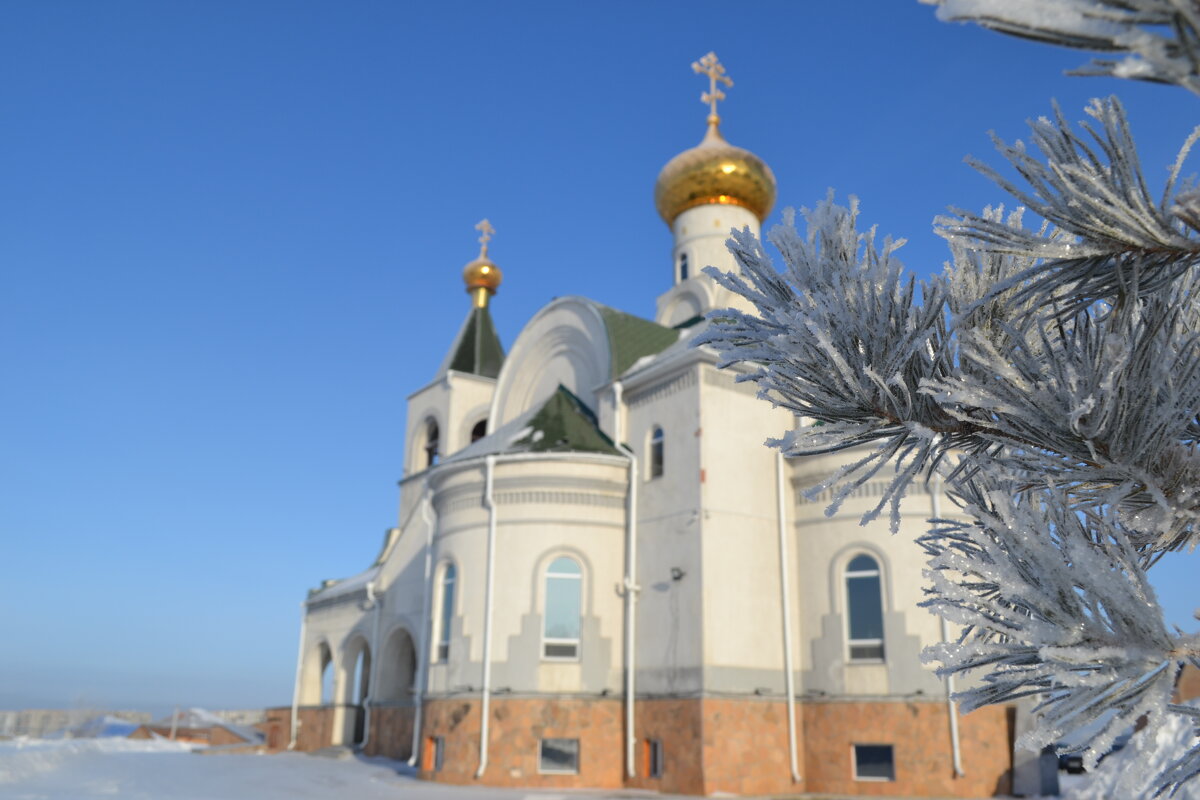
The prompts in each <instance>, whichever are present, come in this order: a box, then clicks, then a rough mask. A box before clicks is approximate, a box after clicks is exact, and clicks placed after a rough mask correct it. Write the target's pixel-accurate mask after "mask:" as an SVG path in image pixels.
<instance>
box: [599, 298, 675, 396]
mask: <svg viewBox="0 0 1200 800" xmlns="http://www.w3.org/2000/svg"><path fill="white" fill-rule="evenodd" d="M596 308H597V309H599V311H600V315H601V316H602V317H603V318H604V326H605V328H607V329H608V346H609V350H611V351H612V377H614V378H619V377H620V376H621V375H622V374H623V373H624V372H625V370H627V369H629V368H630V367H632V366H633V363H634V362H635V361H637V360H638V359H639V358H642V357H644V356H652V355H654V354H656V353H661V352H662V351H663V350H666V349H667V348H668V347H670V346H671V345H673V344H674V343H675V342H677V341H679V331H677V330H674V329H673V328H665V327H663V326H662V325H659V324H658V323H657V322H651V321H650V320H648V319H642V318H641V317H635V316H633V315H632V314H626V313H625V312H624V311H617V310H616V309H614V308H609V307H608V306H602V305H600V304H599V303H597V304H596Z"/></svg>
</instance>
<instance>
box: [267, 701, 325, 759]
mask: <svg viewBox="0 0 1200 800" xmlns="http://www.w3.org/2000/svg"><path fill="white" fill-rule="evenodd" d="M335 711H336V709H335V707H334V706H301V707H300V709H299V714H297V716H298V717H299V720H300V724H299V727H298V728H297V730H296V747H295V749H296V750H297V751H299V752H309V751H312V750H320V749H321V748H322V747H329V746H330V745H331V744H332V743H333V716H334V712H335ZM261 727H263V728H265V730H266V734H267V749H268V750H269V751H270V752H272V753H277V752H280V751H281V750H287V746H288V742H290V741H291V738H292V709H290V708H288V707H286V706H284V707H281V708H268V709H267V718H266V720H265V721H264V722H263V723H261Z"/></svg>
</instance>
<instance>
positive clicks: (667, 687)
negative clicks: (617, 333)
mask: <svg viewBox="0 0 1200 800" xmlns="http://www.w3.org/2000/svg"><path fill="white" fill-rule="evenodd" d="M699 370H700V367H699V366H698V365H697V364H696V363H695V359H694V358H690V359H686V360H685V361H684V362H683V363H681V364H680V365H679V367H678V368H676V369H673V370H671V371H669V372H665V373H664V372H661V371H660V372H659V373H657V374H643V375H641V376H639V378H638V380H637V382H631V383H630V386H629V388H628V389H627V392H626V395H625V403H626V433H627V437H626V438H627V441H628V442H629V444H630V445H631V446H632V447H633V449H634V452H635V453H636V454H637V456H638V460H639V473H640V474H639V476H638V481H639V482H638V574H637V576H636V579H637V583H638V585H639V586H641V592H640V593H639V595H638V612H637V619H638V624H637V631H636V635H637V684H638V691H639V693H660V694H686V693H693V692H697V691H699V690H700V688H701V669H700V661H701V646H700V645H701V624H702V622H701V618H700V615H699V614H698V613H696V609H698V608H699V607H700V602H701V595H702V590H703V582H702V581H701V563H700V530H701V524H700V483H699V466H698V465H699V463H700V437H699V433H700V405H699V388H698V387H699V379H698V375H699ZM655 427H661V428H662V431H663V471H662V475H660V476H653V475H652V474H651V459H650V446H651V436H652V432H653V430H654V428H655ZM676 576H678V577H676Z"/></svg>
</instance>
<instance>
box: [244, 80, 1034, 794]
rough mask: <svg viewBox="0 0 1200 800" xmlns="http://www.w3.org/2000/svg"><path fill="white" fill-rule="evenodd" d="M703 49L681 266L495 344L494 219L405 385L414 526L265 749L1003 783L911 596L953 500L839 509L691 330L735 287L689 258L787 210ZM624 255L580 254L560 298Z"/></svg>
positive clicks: (982, 715) (331, 608)
mask: <svg viewBox="0 0 1200 800" xmlns="http://www.w3.org/2000/svg"><path fill="white" fill-rule="evenodd" d="M696 67H697V70H698V71H701V72H704V73H705V74H708V75H709V78H710V86H709V89H710V91H709V93H708V95H706V99H709V100H711V101H712V108H711V110H710V116H709V118H708V127H707V131H706V133H705V135H704V138H703V140H702V141H701V143H700V144H699V145H698V146H696V147H693V148H691V149H689V150H685V151H684V152H682V153H680V154H679V155H677V156H676V157H675V158H673V159H671V160H670V161H669V163H668V164H667V165H666V166H665V167H664V168H663V170H662V172H661V173H660V175H659V177H658V182H657V186H656V189H655V200H656V203H657V206H658V211H659V213H660V214H661V215H662V217H663V219H664V221H665V222H666V223H667V225H668V227H669V228H670V231H671V234H672V237H673V246H672V249H671V257H670V262H669V263H664V264H663V269H662V271H661V274H659V275H658V276H657V277H656V276H655V275H647V276H646V283H647V287H648V288H649V287H651V286H653V285H655V284H664V283H665V291H663V292H662V294H660V295H659V297H658V303H657V314H656V315H655V319H654V320H647V319H640V318H638V317H635V316H633V315H630V314H627V313H624V312H621V311H618V310H616V309H612V308H608V307H605V306H603V305H601V304H599V303H596V302H594V301H592V300H588V299H586V298H583V297H562V298H559V299H556V300H554V301H553V302H551V303H550V304H549V305H547V306H546V307H544V308H543V309H542V310H541V311H539V312H538V313H537V314H535V315H534V317H533V318H532V319H531V320H530V321H529V322H528V323H527V324H526V326H525V328H524V330H523V331H522V332H521V334H520V335H519V336H518V338H517V340H516V342H514V343H513V346H512V349H511V350H510V351H509V352H508V353H507V354H505V352H504V350H503V348H502V347H501V345H500V341H499V339H498V338H497V336H496V332H495V328H494V326H493V323H492V318H491V309H490V303H489V301H490V298H491V297H492V295H493V294H494V293H495V292H496V290H497V288H498V287H499V285H500V280H501V273H500V270H499V268H498V267H497V265H496V264H495V262H494V261H492V260H491V258H490V256H489V254H488V240H489V238H490V235H491V229H490V226H487V225H482V228H481V229H482V230H483V232H484V236H483V237H482V242H483V248H482V251H481V253H480V255H479V257H478V258H477V259H475V260H474V261H471V262H470V263H469V264H467V266H466V269H465V271H464V278H465V281H466V284H467V290H468V292H469V293H470V295H471V297H472V300H473V302H472V307H471V309H470V311H469V312H468V314H467V318H466V320H465V321H464V323H463V325H462V328H461V330H460V333H459V335H458V337H457V338H456V339H455V341H454V342H452V343H451V344H450V347H449V350H448V352H447V354H446V357H445V360H444V362H443V364H442V367H441V369H440V370H439V371H438V372H437V374H435V375H433V376H432V380H431V381H429V382H428V383H426V384H425V385H424V386H423V387H421V388H420V389H418V390H417V391H416V392H414V393H413V394H412V395H411V396H410V397H409V398H408V425H407V434H406V445H405V452H404V478H403V480H402V481H401V482H400V485H401V497H400V514H399V524H398V526H397V527H396V528H394V529H392V530H391V531H390V533H389V535H388V536H387V538H386V541H385V542H384V545H383V548H382V550H381V551H380V552H379V555H378V557H377V558H376V559H375V562H374V563H373V564H372V565H371V566H370V568H369V569H367V570H366V571H364V572H362V573H361V574H359V575H355V576H353V577H350V578H346V579H344V580H336V581H326V582H325V583H324V584H322V585H321V587H319V588H318V589H315V590H313V591H312V592H310V594H309V596H308V599H307V605H306V615H305V617H304V627H303V633H302V639H301V643H300V648H301V658H300V668H299V676H298V682H297V685H296V704H295V707H294V709H287V708H280V709H271V710H270V711H269V713H268V719H267V722H266V724H265V727H266V729H267V730H268V740H269V742H270V744H271V745H272V746H273V747H276V748H283V747H287V746H289V745H291V746H292V747H294V748H295V749H300V750H313V749H317V748H321V747H325V746H328V745H331V744H333V745H336V744H343V745H350V746H360V747H362V748H363V749H365V751H366V752H367V753H371V754H378V753H382V754H386V755H389V756H392V757H395V758H412V759H413V760H414V762H415V763H416V764H418V766H419V768H420V775H421V776H422V777H424V778H426V779H429V780H436V781H445V782H448V783H480V784H486V785H495V786H535V787H546V788H550V787H603V788H617V787H636V788H645V789H655V790H661V791H663V792H683V793H694V794H712V793H715V792H733V793H739V794H767V793H802V792H815V793H830V794H851V795H854V794H889V795H913V796H938V797H973V796H990V795H993V794H996V793H1000V794H1003V793H1006V792H1007V791H1008V789H1009V787H1010V778H1011V775H1010V770H1011V767H1012V751H1011V731H1012V722H1011V715H1010V710H1009V709H1006V708H1000V707H997V708H989V709H985V710H982V711H979V712H976V713H974V714H971V715H969V716H964V717H962V718H961V719H959V718H957V716H956V714H955V712H954V711H953V709H952V708H951V706H950V704H949V703H948V701H947V695H946V687H945V685H944V684H943V683H942V682H941V681H939V680H938V679H937V678H936V677H935V676H934V675H933V673H932V672H930V671H929V670H928V669H926V668H925V667H923V666H922V665H921V662H920V652H921V649H922V648H923V647H924V646H926V645H929V644H932V643H934V642H937V641H940V640H941V638H942V636H943V632H942V630H941V628H940V626H939V622H938V620H937V619H935V618H934V617H933V616H931V615H930V614H928V613H927V612H925V611H923V610H921V609H918V608H917V603H918V602H919V601H920V600H921V599H922V592H921V586H922V577H921V569H922V566H923V563H924V559H923V557H922V555H921V553H920V551H919V548H918V547H917V546H916V545H915V544H914V542H913V539H914V537H915V535H917V534H919V533H921V532H923V531H924V530H925V520H926V519H927V518H928V517H929V516H930V514H931V503H932V501H933V499H934V498H932V497H931V496H930V495H929V494H926V493H924V490H923V489H922V487H921V486H920V485H919V484H918V485H917V486H915V487H914V489H913V491H912V492H911V493H910V496H909V497H908V498H907V499H906V500H905V502H904V503H903V506H902V531H901V533H900V534H899V535H897V536H892V535H891V534H890V533H889V532H888V526H887V523H886V522H884V523H879V524H875V525H871V526H868V527H860V526H859V524H858V523H859V519H860V517H861V516H862V514H863V513H864V512H865V511H867V510H868V509H870V508H872V507H873V506H874V505H875V504H876V503H877V502H878V501H879V498H880V497H881V495H882V493H883V492H884V490H885V489H886V487H887V485H888V481H887V479H886V478H882V477H881V478H879V479H877V480H872V481H870V482H867V483H865V484H864V485H863V486H862V487H861V488H860V489H859V490H858V491H857V492H856V493H855V495H854V496H853V497H852V498H850V499H849V500H848V501H847V502H846V503H845V504H844V505H843V507H842V508H841V509H840V510H839V511H838V513H836V514H834V515H832V516H826V514H825V507H826V505H827V502H828V499H827V498H817V499H815V500H809V499H807V498H806V497H805V495H804V494H803V493H802V491H801V490H803V489H806V488H808V487H810V486H812V485H814V484H815V483H818V482H819V481H820V480H822V479H823V478H824V477H826V476H828V475H830V474H831V473H832V472H833V471H834V470H836V469H838V468H840V467H841V466H843V465H844V464H846V463H848V461H849V460H850V459H853V458H854V457H855V456H854V454H852V453H851V454H847V453H841V454H833V455H828V456H822V457H814V458H807V459H803V460H799V459H797V460H784V459H782V458H779V457H778V456H777V455H776V452H775V451H774V450H771V449H768V448H766V447H764V446H763V441H764V439H767V438H768V437H773V436H778V435H779V434H780V433H782V432H783V431H785V430H786V429H788V428H789V427H791V426H792V425H794V424H801V422H802V421H796V420H793V418H792V416H791V414H790V413H788V412H787V411H785V410H782V409H773V408H771V406H770V405H769V404H767V403H765V402H763V401H761V400H759V399H757V398H756V397H755V389H754V387H753V385H751V384H748V383H737V382H736V381H735V378H736V377H737V373H736V372H734V371H731V370H721V369H718V368H717V366H716V364H717V356H716V354H715V353H714V352H713V351H711V350H708V349H705V348H702V347H701V348H697V347H693V346H692V341H693V338H694V336H695V334H696V332H697V331H698V330H700V329H701V328H702V327H703V325H704V324H705V323H704V322H703V319H702V318H703V315H705V314H706V313H708V312H710V311H712V310H714V309H721V308H724V307H728V306H731V305H732V306H744V302H743V301H742V300H741V299H740V298H738V297H735V296H733V295H731V294H730V293H729V292H728V291H726V290H724V289H722V288H721V287H719V286H718V285H717V284H716V283H715V282H714V281H713V280H712V279H710V278H709V277H708V276H707V275H704V274H702V273H701V272H700V268H701V267H703V266H705V265H708V264H713V265H717V266H718V267H721V268H725V269H733V268H734V266H735V265H734V262H733V260H732V257H731V256H730V254H729V253H728V252H727V251H726V249H725V244H724V243H725V239H726V237H727V235H728V231H729V229H730V228H731V227H737V228H742V227H748V228H749V229H750V230H752V231H754V232H755V233H758V231H759V228H760V223H761V220H762V219H763V218H765V216H766V215H767V213H768V212H769V210H770V208H771V206H772V204H773V203H774V199H775V179H774V177H773V175H772V173H771V170H770V169H769V168H768V167H767V165H766V164H765V163H764V162H762V161H761V160H760V159H759V158H758V157H757V156H755V155H754V154H752V153H750V152H749V151H747V150H744V149H742V148H739V147H735V146H733V145H731V144H729V143H728V142H727V141H726V140H725V139H724V137H723V136H722V134H721V132H720V129H719V127H718V123H719V118H718V117H717V115H716V99H719V98H720V97H723V95H721V94H720V92H719V89H718V84H719V82H720V81H722V80H723V70H722V69H721V68H720V65H719V64H717V63H716V61H715V58H712V59H708V58H706V59H705V60H703V61H702V62H700V63H699V64H697V65H696ZM551 166H552V165H547V167H551ZM581 191H586V187H581ZM566 201H569V199H564V202H566ZM497 202H501V200H497ZM609 245H610V246H609V247H608V248H607V250H606V251H605V253H604V254H600V253H597V252H596V250H595V249H594V248H593V247H591V246H583V245H582V243H581V247H580V248H579V251H578V252H575V253H572V254H570V256H569V258H567V259H566V260H565V261H564V266H565V267H569V269H565V270H564V279H566V280H565V282H564V286H563V288H568V287H569V274H570V270H573V269H583V268H586V269H604V268H605V264H604V259H605V258H607V257H612V255H613V253H614V252H615V253H619V252H620V248H619V245H615V244H613V243H611V242H610V243H609ZM664 262H665V260H664ZM412 302H420V299H419V298H412ZM409 346H411V347H414V348H417V347H430V346H437V345H436V344H434V343H430V342H412V343H410V344H409ZM442 346H444V345H442ZM414 377H416V376H414ZM835 379H836V378H835V376H832V375H831V376H830V380H831V381H832V380H835ZM947 505H948V504H947ZM328 683H331V684H332V687H331V688H327V689H323V686H326V685H327V684H328ZM956 761H957V762H958V763H959V764H960V765H961V767H962V774H956Z"/></svg>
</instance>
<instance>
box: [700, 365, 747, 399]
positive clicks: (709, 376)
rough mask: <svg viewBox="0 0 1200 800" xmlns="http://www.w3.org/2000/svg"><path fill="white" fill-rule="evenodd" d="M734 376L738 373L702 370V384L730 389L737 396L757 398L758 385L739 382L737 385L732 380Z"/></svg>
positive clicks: (712, 369)
mask: <svg viewBox="0 0 1200 800" xmlns="http://www.w3.org/2000/svg"><path fill="white" fill-rule="evenodd" d="M736 374H738V373H733V372H730V371H728V370H720V369H715V368H712V367H710V368H708V369H705V370H704V383H705V384H707V385H709V386H717V387H719V388H721V389H730V390H732V391H735V392H737V393H738V394H744V395H749V396H750V397H758V384H756V383H754V382H753V381H741V382H740V383H739V382H737V381H735V380H734V379H733V376H734V375H736Z"/></svg>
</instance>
